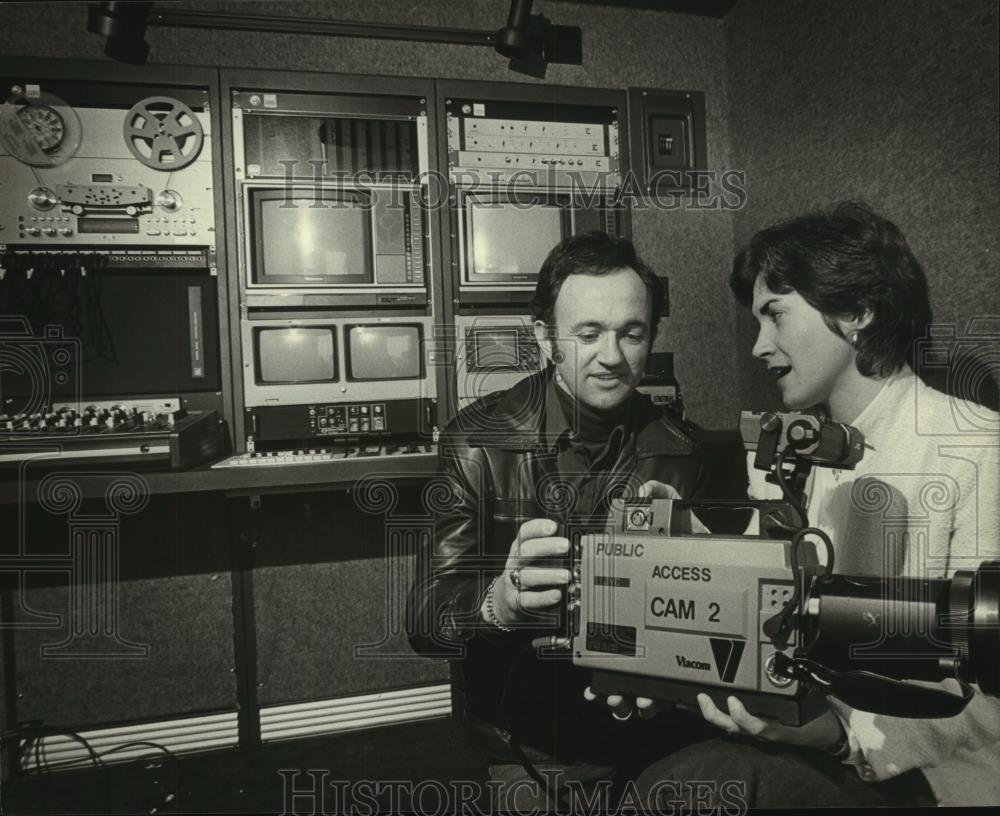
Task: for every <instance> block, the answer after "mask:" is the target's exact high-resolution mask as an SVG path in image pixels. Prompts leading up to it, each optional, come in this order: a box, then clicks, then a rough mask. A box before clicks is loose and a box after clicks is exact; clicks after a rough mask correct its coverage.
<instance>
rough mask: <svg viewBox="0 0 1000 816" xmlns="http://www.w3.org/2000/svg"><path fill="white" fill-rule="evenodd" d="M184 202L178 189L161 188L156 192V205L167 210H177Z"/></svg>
mask: <svg viewBox="0 0 1000 816" xmlns="http://www.w3.org/2000/svg"><path fill="white" fill-rule="evenodd" d="M183 203H184V201H183V199H182V198H181V194H180V193H178V192H177V191H176V190H161V191H160V192H159V193H157V194H156V206H157V207H160V208H161V209H164V210H166V211H167V212H175V211H177V210H179V209H180V208H181V205H182V204H183Z"/></svg>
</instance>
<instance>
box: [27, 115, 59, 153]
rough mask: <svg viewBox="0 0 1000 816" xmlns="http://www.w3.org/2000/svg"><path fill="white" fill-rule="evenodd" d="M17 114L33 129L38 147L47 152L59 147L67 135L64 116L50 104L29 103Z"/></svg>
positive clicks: (32, 132) (28, 127) (29, 128)
mask: <svg viewBox="0 0 1000 816" xmlns="http://www.w3.org/2000/svg"><path fill="white" fill-rule="evenodd" d="M17 116H18V118H19V119H20V120H21V123H22V124H23V125H24V126H25V127H26V128H27V129H28V130H29V131H31V135H32V136H34V137H35V143H36V144H37V145H38V147H39V148H41V149H42V150H44V151H46V152H48V151H51V150H55V149H56V148H57V147H59V144H60V142H62V140H63V136H65V135H66V126H65V124H64V123H63V118H62V117H61V116H60V115H59V114H58V113H56V112H55V111H54V110H53V109H52V108H50V107H49V106H48V105H27V106H26V107H23V108H21V109H20V110H19V111H18V112H17Z"/></svg>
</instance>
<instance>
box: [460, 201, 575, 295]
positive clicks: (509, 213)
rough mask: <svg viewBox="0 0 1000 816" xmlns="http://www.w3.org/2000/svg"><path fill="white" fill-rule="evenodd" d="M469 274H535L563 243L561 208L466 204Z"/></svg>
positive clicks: (544, 205) (547, 205)
mask: <svg viewBox="0 0 1000 816" xmlns="http://www.w3.org/2000/svg"><path fill="white" fill-rule="evenodd" d="M469 208H470V209H469V220H470V224H471V230H470V236H469V238H470V244H471V252H472V271H473V274H476V275H504V276H519V277H524V276H527V275H532V276H534V275H537V274H538V270H539V269H541V267H542V262H543V261H544V260H545V258H546V256H547V255H548V254H549V252H550V251H551V250H552V247H554V246H555V245H556V244H558V243H559V241H561V240H562V237H563V235H562V209H561V208H559V207H556V206H553V205H551V204H537V205H535V206H532V207H530V208H528V209H524V208H517V207H514V206H513V205H511V204H497V203H492V204H487V203H480V202H475V201H470V202H469Z"/></svg>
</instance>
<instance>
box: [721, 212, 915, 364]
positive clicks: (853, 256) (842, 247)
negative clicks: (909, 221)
mask: <svg viewBox="0 0 1000 816" xmlns="http://www.w3.org/2000/svg"><path fill="white" fill-rule="evenodd" d="M758 277H762V278H763V281H764V284H765V285H766V286H767V288H768V289H770V290H771V291H772V292H776V293H778V294H784V293H787V292H790V291H791V290H793V289H794V290H795V291H796V292H798V293H799V294H800V295H801V296H802V297H803V298H804V299H805V301H806V302H807V303H808V304H809V305H810V306H812V307H813V308H814V309H817V310H819V311H820V312H822V313H823V319H824V321H825V322H826V324H827V326H829V327H830V330H831V331H833V332H834V334H837V335H839V336H843V334H842V332H841V331H840V329H839V327H838V326H837V324H836V322H835V319H836V318H838V317H840V318H851V317H855V318H856V317H861V316H862V315H863V314H864V313H865V312H866V311H868V310H871V314H872V319H871V322H870V323H869V324H868V325H867V326H866V327H865V328H864V329H862V330H861V331H860V332H859V333H858V340H857V344H856V345H855V348H856V349H857V367H858V371H859V372H861V374H863V375H865V376H871V375H873V374H878V375H879V376H887V375H889V374H891V373H892V372H893V371H896V370H897V369H899V368H900V367H901V366H902V365H903V364H904V363H908V362H910V361H911V360H912V353H913V344H914V341H915V340H916V339H917V338H919V337H922V336H923V335H924V334H925V332H926V328H927V325H928V324H929V323H930V322H931V318H932V315H931V304H930V300H929V299H928V295H927V278H926V277H925V276H924V271H923V269H921V267H920V263H919V262H918V261H917V259H916V258H915V257H914V256H913V253H912V252H911V251H910V247H909V245H908V244H907V243H906V239H905V238H904V237H903V233H901V232H900V231H899V227H897V226H896V225H895V224H893V223H892V222H891V221H889V220H887V219H885V218H882V217H881V216H879V215H876V214H875V213H874V212H872V210H871V208H870V207H869V206H868V205H867V204H864V203H862V202H859V201H846V202H844V203H842V204H838V205H837V206H836V207H834V209H833V210H832V211H830V212H816V213H811V214H809V215H804V216H801V217H800V218H793V219H791V220H789V221H784V222H782V223H780V224H776V225H775V226H773V227H768V228H767V229H765V230H761V231H760V232H758V233H757V234H756V235H755V236H754V237H753V238H751V239H750V243H749V244H748V245H747V246H746V247H745V248H744V249H743V250H742V251H741V252H740V253H739V254H738V255H737V256H736V259H735V260H734V261H733V272H732V275H731V276H730V278H729V286H730V288H731V289H732V290H733V294H735V295H736V299H737V300H738V301H739V302H740V303H742V304H743V305H744V306H750V304H751V303H752V302H753V289H754V284H755V283H756V281H757V278H758Z"/></svg>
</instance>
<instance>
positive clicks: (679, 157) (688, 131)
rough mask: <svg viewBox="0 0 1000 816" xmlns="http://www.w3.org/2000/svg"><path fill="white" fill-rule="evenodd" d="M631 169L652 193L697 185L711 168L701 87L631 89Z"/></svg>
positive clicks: (629, 100)
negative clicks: (703, 172)
mask: <svg viewBox="0 0 1000 816" xmlns="http://www.w3.org/2000/svg"><path fill="white" fill-rule="evenodd" d="M628 118H629V138H630V145H629V147H630V150H629V155H630V157H631V171H632V173H633V176H634V178H635V179H636V181H637V182H638V183H639V186H641V188H642V189H643V190H644V191H645V192H648V193H662V192H666V191H669V190H683V189H688V188H691V187H694V186H696V183H697V182H696V181H695V177H694V175H695V174H693V173H692V171H698V170H704V169H705V167H706V159H707V156H706V147H705V142H706V138H705V94H704V92H702V91H666V90H658V89H655V88H629V89H628Z"/></svg>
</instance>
